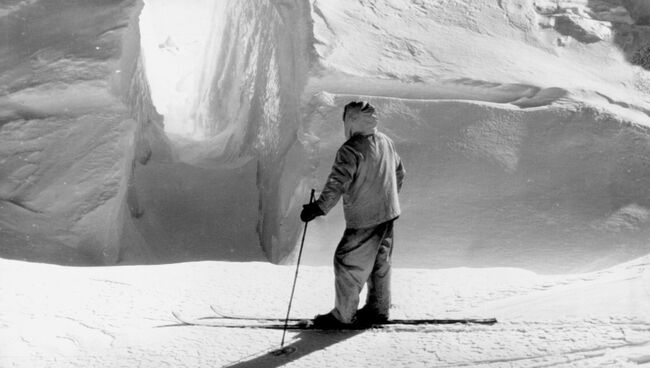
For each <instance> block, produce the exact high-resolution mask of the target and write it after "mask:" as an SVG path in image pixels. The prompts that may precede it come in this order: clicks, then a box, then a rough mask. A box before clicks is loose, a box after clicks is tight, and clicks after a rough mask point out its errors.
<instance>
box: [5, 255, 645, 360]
mask: <svg viewBox="0 0 650 368" xmlns="http://www.w3.org/2000/svg"><path fill="white" fill-rule="evenodd" d="M331 273H332V271H331V268H329V267H301V269H300V276H299V280H298V284H297V288H296V294H295V300H294V303H293V310H292V316H296V317H311V316H313V315H314V314H316V313H322V312H326V311H327V308H328V307H329V306H331V305H332V303H333V296H334V295H333V294H334V292H333V285H332V274H331ZM293 274H294V268H293V267H291V266H274V265H270V264H267V263H234V262H196V263H182V264H174V265H161V266H147V267H142V266H124V267H101V268H69V267H61V266H52V265H43V264H26V263H22V262H17V261H5V260H2V261H0V278H1V279H2V280H7V281H9V282H2V283H0V295H3V297H2V299H0V310H1V311H2V313H0V366H2V367H7V368H9V367H26V368H27V367H29V368H32V367H133V366H139V367H222V366H230V367H279V366H286V367H457V366H472V367H474V366H476V367H510V366H516V367H552V366H557V367H637V366H646V365H648V364H650V313H649V312H648V311H650V259H649V258H648V257H643V258H639V259H637V260H634V261H631V262H627V263H625V264H621V265H618V266H615V267H612V268H609V269H605V270H602V271H598V272H592V273H585V274H573V275H557V276H543V275H538V274H535V273H532V272H530V271H524V270H520V269H511V268H510V269H509V268H500V269H484V270H477V269H471V268H456V269H440V270H425V269H395V270H394V282H393V290H394V297H393V309H392V315H393V316H394V317H406V318H418V317H429V318H447V317H452V318H453V317H488V316H490V317H491V316H495V317H497V318H498V319H499V323H498V324H496V325H493V326H462V325H461V326H431V327H394V328H390V329H388V330H371V331H363V332H358V331H354V332H327V333H325V332H303V333H296V332H289V333H288V340H287V345H290V346H294V347H297V348H298V350H297V352H295V353H294V354H292V355H289V356H287V357H280V358H278V357H273V356H270V355H268V354H267V352H268V351H270V350H272V349H275V348H277V347H279V344H280V339H281V336H282V331H278V330H255V329H247V330H240V329H229V328H215V327H190V326H183V325H179V324H178V322H177V321H176V320H175V319H174V318H173V317H172V316H171V311H172V310H177V311H179V312H181V313H182V314H183V315H184V316H187V317H209V316H214V314H213V313H212V312H211V310H210V308H209V306H210V305H214V306H215V307H217V308H219V309H221V310H222V311H224V312H225V313H243V314H250V315H262V316H273V317H280V318H282V317H283V316H284V315H285V313H286V307H287V302H288V297H289V293H290V287H291V282H292V279H293ZM44 275H47V277H43V276H44Z"/></svg>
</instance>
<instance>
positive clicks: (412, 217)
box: [0, 0, 650, 272]
mask: <svg viewBox="0 0 650 368" xmlns="http://www.w3.org/2000/svg"><path fill="white" fill-rule="evenodd" d="M183 3H184V2H180V1H172V0H165V1H156V2H153V1H151V2H148V3H147V6H148V7H149V8H145V10H144V12H143V13H142V19H141V23H140V24H142V25H143V28H142V32H140V29H139V25H138V19H137V16H138V14H139V12H140V9H141V7H142V4H141V3H139V2H136V1H122V2H112V3H110V4H106V3H103V2H98V1H97V2H75V1H72V2H71V1H48V2H45V1H34V2H18V1H12V2H10V3H6V4H4V5H2V7H0V20H1V22H2V23H0V27H2V31H3V32H2V34H3V35H6V36H3V37H4V39H3V41H5V42H3V44H2V47H1V48H0V81H1V82H2V84H1V85H2V90H0V91H1V94H0V108H1V109H2V110H0V119H1V120H0V121H1V122H2V126H1V127H0V140H1V141H2V144H1V145H0V160H1V161H0V162H2V166H1V167H0V198H1V199H2V202H1V206H2V208H1V210H0V221H1V226H0V227H1V229H2V230H0V231H2V235H3V236H2V242H1V245H2V248H0V249H1V250H2V255H3V256H8V257H14V258H27V259H33V260H48V261H55V262H70V263H80V262H86V263H95V264H96V263H115V262H123V263H131V262H147V263H150V262H171V261H183V260H200V259H231V260H261V259H263V257H266V258H268V259H270V260H271V261H273V262H288V261H290V260H291V259H292V257H293V256H294V255H295V250H296V243H297V240H298V235H299V233H300V231H301V228H302V224H301V223H300V221H298V214H299V211H300V209H301V205H302V204H303V203H304V202H306V201H307V197H308V193H309V189H310V188H311V187H316V188H320V186H321V185H322V183H323V182H324V180H325V177H326V175H327V172H328V170H329V167H330V165H331V162H332V159H333V155H334V151H335V150H336V148H337V147H338V146H339V145H340V144H341V143H342V141H343V135H342V132H341V131H340V128H341V127H340V125H341V123H340V112H341V109H342V107H343V106H344V105H345V103H347V102H348V101H349V100H352V99H359V98H364V99H370V100H371V101H373V102H374V103H375V104H377V106H378V108H379V111H380V116H381V122H380V126H381V129H383V130H385V131H387V132H388V133H389V134H390V135H391V136H392V137H393V138H394V139H395V141H396V143H397V146H398V150H399V151H400V152H402V153H403V156H404V160H405V163H406V166H407V170H408V179H407V183H406V186H405V188H404V192H403V193H402V201H403V203H404V206H403V208H404V214H403V216H402V217H401V219H400V223H399V228H398V242H399V243H398V244H399V247H401V248H399V249H400V251H396V253H395V261H396V264H397V265H400V266H418V267H447V266H457V265H471V266H494V265H503V266H521V267H527V268H531V269H535V270H541V271H547V272H551V271H567V270H578V269H585V268H597V267H601V266H604V265H608V264H611V263H614V262H618V261H620V260H624V259H628V258H631V257H634V256H636V255H638V254H644V253H647V252H648V248H647V244H646V242H645V239H647V235H648V231H649V229H650V226H648V223H649V222H650V220H648V219H649V218H650V215H649V213H650V209H649V208H650V204H648V203H647V200H646V198H647V194H648V193H647V190H646V188H647V185H646V183H647V181H648V179H650V173H649V172H648V162H647V157H648V155H647V153H648V152H647V149H646V147H647V143H648V132H647V126H649V125H650V123H649V120H648V115H647V112H648V111H649V109H648V108H649V106H650V99H649V95H650V76H649V75H648V71H646V70H645V69H643V67H642V66H641V65H634V64H633V62H632V61H633V59H634V55H635V54H636V53H638V52H640V51H639V50H643V47H645V45H646V44H647V42H648V40H649V39H650V37H649V35H648V31H647V30H646V28H647V27H644V26H643V24H644V19H645V18H644V17H643V14H644V13H643V12H644V11H645V10H644V9H645V6H644V3H643V2H637V1H633V0H627V1H626V0H620V1H619V0H607V1H605V0H598V1H596V0H575V1H568V0H567V1H550V0H547V1H544V0H539V1H532V0H528V1H515V0H504V1H498V2H495V1H460V0H458V1H452V2H441V1H431V2H426V1H407V0H383V1H365V0H364V1H362V0H358V1H357V0H353V1H350V0H327V1H320V0H311V1H305V0H303V1H301V0H268V1H255V2H252V1H251V2H244V1H234V0H224V1H214V2H210V1H197V2H193V3H192V6H189V5H187V4H185V6H184V5H183ZM174 6H176V7H177V10H178V11H170V9H173V7H174ZM188 23H192V24H191V27H190V26H187V27H186V26H184V25H187V24H188ZM174 27H176V30H177V31H184V32H186V34H176V33H174V32H172V29H173V28H174ZM165 32H168V33H169V34H165ZM140 35H141V36H142V50H144V57H143V58H141V54H140V50H141V49H140V45H141V44H140ZM194 41H196V43H195V44H193V43H192V42H194ZM176 67H177V68H176ZM170 68H176V69H172V70H170ZM154 105H155V106H156V108H157V109H158V111H159V112H162V113H164V117H163V116H160V115H159V114H158V113H157V111H156V108H154ZM163 119H164V122H163ZM337 211H338V212H334V213H332V214H331V215H330V216H328V217H327V218H324V219H319V220H317V221H315V222H314V224H313V226H312V227H310V234H309V237H308V239H309V244H307V248H306V252H305V257H306V260H307V262H308V263H312V264H329V262H330V261H329V259H330V257H331V253H332V250H333V247H334V246H335V243H336V241H337V240H338V236H339V234H340V232H341V231H342V227H343V223H342V216H341V214H340V209H338V210H337ZM262 251H263V253H264V255H263V254H262Z"/></svg>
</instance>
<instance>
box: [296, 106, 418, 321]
mask: <svg viewBox="0 0 650 368" xmlns="http://www.w3.org/2000/svg"><path fill="white" fill-rule="evenodd" d="M343 127H344V130H345V138H346V139H347V141H346V142H345V143H344V144H343V145H342V146H341V147H340V148H339V150H338V151H337V153H336V158H335V160H334V165H333V167H332V171H331V173H330V174H329V177H328V178H327V182H326V184H325V186H324V188H323V190H322V192H321V194H320V196H319V198H318V199H317V200H316V201H315V202H313V203H310V204H306V205H304V206H303V210H302V212H301V214H300V218H301V220H302V221H304V222H309V221H311V220H313V219H314V218H316V217H318V216H322V215H325V214H327V213H328V212H329V211H330V210H331V209H332V207H334V206H335V205H336V203H337V202H338V200H339V198H341V197H343V211H344V215H345V222H346V229H345V231H344V233H343V237H342V239H341V241H340V242H339V244H338V246H337V248H336V252H335V254H334V276H335V290H336V300H335V306H334V309H333V310H332V311H331V312H329V313H327V314H322V315H317V316H316V317H315V318H314V325H315V327H318V328H326V329H327V328H331V329H336V328H346V327H350V326H360V327H363V326H370V325H372V324H373V323H381V322H385V321H387V320H388V317H389V309H390V268H391V254H392V251H393V222H394V221H395V220H396V219H397V218H398V217H399V215H400V207H399V200H398V192H399V191H400V189H401V187H402V182H403V180H404V173H405V171H404V167H403V165H402V161H401V159H400V157H399V156H398V154H397V152H396V151H395V147H394V145H393V141H392V140H391V139H390V138H388V137H387V136H386V135H384V134H383V133H381V132H379V131H377V117H376V115H375V108H374V107H373V106H372V105H371V104H370V103H368V102H364V101H361V102H359V101H354V102H350V103H348V104H347V105H346V106H345V108H344V110H343ZM366 283H367V284H368V294H367V298H366V304H365V306H364V307H363V308H361V309H360V310H358V311H357V307H358V305H359V293H360V292H361V289H362V288H363V286H364V284H366Z"/></svg>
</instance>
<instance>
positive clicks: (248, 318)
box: [210, 305, 310, 323]
mask: <svg viewBox="0 0 650 368" xmlns="http://www.w3.org/2000/svg"><path fill="white" fill-rule="evenodd" d="M210 309H212V311H213V312H214V313H215V314H216V315H217V317H218V318H222V319H233V320H245V321H265V322H278V323H279V322H282V323H284V318H273V317H255V316H245V315H240V314H225V313H223V312H221V311H220V310H219V309H218V308H217V307H215V306H214V305H211V306H210ZM309 319H310V318H289V322H300V321H305V320H309Z"/></svg>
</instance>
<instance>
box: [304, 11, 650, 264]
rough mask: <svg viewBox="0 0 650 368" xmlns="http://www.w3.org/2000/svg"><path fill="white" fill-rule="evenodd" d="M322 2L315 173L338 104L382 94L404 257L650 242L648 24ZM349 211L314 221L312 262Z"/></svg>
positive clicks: (312, 134) (308, 139)
mask: <svg viewBox="0 0 650 368" xmlns="http://www.w3.org/2000/svg"><path fill="white" fill-rule="evenodd" d="M312 16H313V19H314V37H315V41H316V43H315V50H316V53H317V64H316V65H317V67H316V69H317V70H318V73H316V72H314V73H313V74H311V75H310V79H309V80H308V84H307V86H306V88H305V92H304V94H303V98H304V100H305V106H306V108H304V109H303V112H304V114H303V121H304V122H305V128H304V135H303V137H299V139H301V140H302V141H303V143H304V144H305V146H307V147H311V148H312V151H310V152H312V154H311V160H312V161H311V162H312V163H313V165H314V166H315V167H317V168H318V169H317V171H316V173H315V175H314V176H313V181H312V183H313V185H315V186H316V185H320V183H322V182H323V181H324V179H325V177H326V175H327V172H328V170H329V167H330V165H331V162H332V158H333V155H334V150H335V149H336V148H337V147H338V145H339V144H340V143H341V142H342V141H343V135H342V131H341V127H340V112H341V111H342V107H343V106H344V105H345V104H346V103H347V102H348V101H349V100H352V99H357V98H364V99H369V100H370V101H372V102H373V103H375V104H376V105H377V106H378V111H379V113H380V129H383V130H384V131H386V132H388V133H389V135H390V136H392V137H393V138H394V139H395V141H396V143H397V148H398V151H400V152H401V153H402V155H403V158H404V161H405V165H406V168H407V181H406V184H405V187H404V192H403V193H402V195H401V199H402V202H403V209H404V213H403V216H402V217H401V218H400V220H399V224H398V227H397V248H396V253H395V262H396V263H397V264H399V265H404V266H417V267H447V266H461V265H468V266H475V267H480V266H485V265H493V266H494V265H500V266H515V267H525V268H528V269H534V270H537V271H542V272H570V271H573V272H576V271H580V270H588V269H594V268H600V267H604V266H607V265H612V264H616V263H618V262H621V261H624V260H627V259H630V258H633V257H636V256H639V255H643V254H647V253H648V249H649V248H648V245H647V241H646V239H647V236H648V234H649V233H648V232H649V231H650V226H648V222H647V220H645V215H644V213H646V211H647V208H648V205H650V203H648V202H647V198H648V194H649V193H648V192H647V185H646V184H647V182H648V180H650V171H649V170H648V164H649V162H648V160H649V156H648V154H649V153H650V152H648V150H647V147H648V143H649V142H648V139H649V137H650V136H649V135H648V133H649V131H648V127H649V126H650V119H649V118H648V115H647V111H648V107H649V106H650V105H649V104H648V102H649V100H648V90H647V89H646V88H645V87H644V85H647V84H646V83H647V82H646V81H647V80H648V79H647V78H648V72H647V71H644V70H642V69H641V68H639V67H636V66H633V65H630V64H629V62H628V61H627V59H626V49H627V50H629V49H633V48H634V47H637V48H638V47H641V46H642V45H643V40H644V39H645V37H647V32H646V31H645V30H644V28H642V27H637V26H636V25H635V24H634V21H633V20H632V18H631V17H630V13H628V11H627V9H626V8H625V7H624V6H623V5H622V4H609V5H608V3H605V2H587V1H574V2H568V1H567V2H562V1H560V2H557V1H552V2H543V1H535V2H533V1H525V2H517V1H501V2H487V1H481V2H458V3H455V5H454V6H447V7H445V6H443V5H442V4H438V3H426V2H418V3H412V2H407V1H400V0H394V1H384V2H379V3H373V4H372V5H370V4H367V3H365V2H362V1H358V2H357V1H352V2H345V4H343V2H340V3H339V2H336V1H314V2H313V8H312ZM563 17H564V18H566V19H565V20H561V19H564V18H563ZM565 21H566V22H570V23H566V22H565ZM563 22H564V23H563ZM623 26H626V27H629V28H627V32H628V33H629V34H631V35H632V36H634V37H631V38H630V41H629V42H628V44H626V45H620V44H619V43H618V42H619V41H620V38H621V37H622V36H621V34H619V33H621V32H623V31H624V29H623V28H622V27H623ZM617 32H618V33H617ZM360 34H363V35H364V36H363V37H360V36H359V35H360ZM623 46H624V47H623ZM630 211H631V212H630ZM337 215H340V214H337ZM337 215H334V216H330V217H329V218H325V219H321V220H317V221H316V222H315V226H313V227H312V228H311V229H310V231H312V232H314V234H313V236H314V237H315V240H314V242H315V245H313V247H314V248H315V249H314V250H313V251H312V252H311V253H309V252H307V253H306V258H307V262H308V263H312V264H322V262H323V259H327V258H328V256H329V254H331V252H332V248H333V245H334V244H335V239H333V235H332V234H336V233H340V232H341V231H342V228H343V223H342V221H341V220H340V219H339V218H337ZM339 217H340V216H339Z"/></svg>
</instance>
